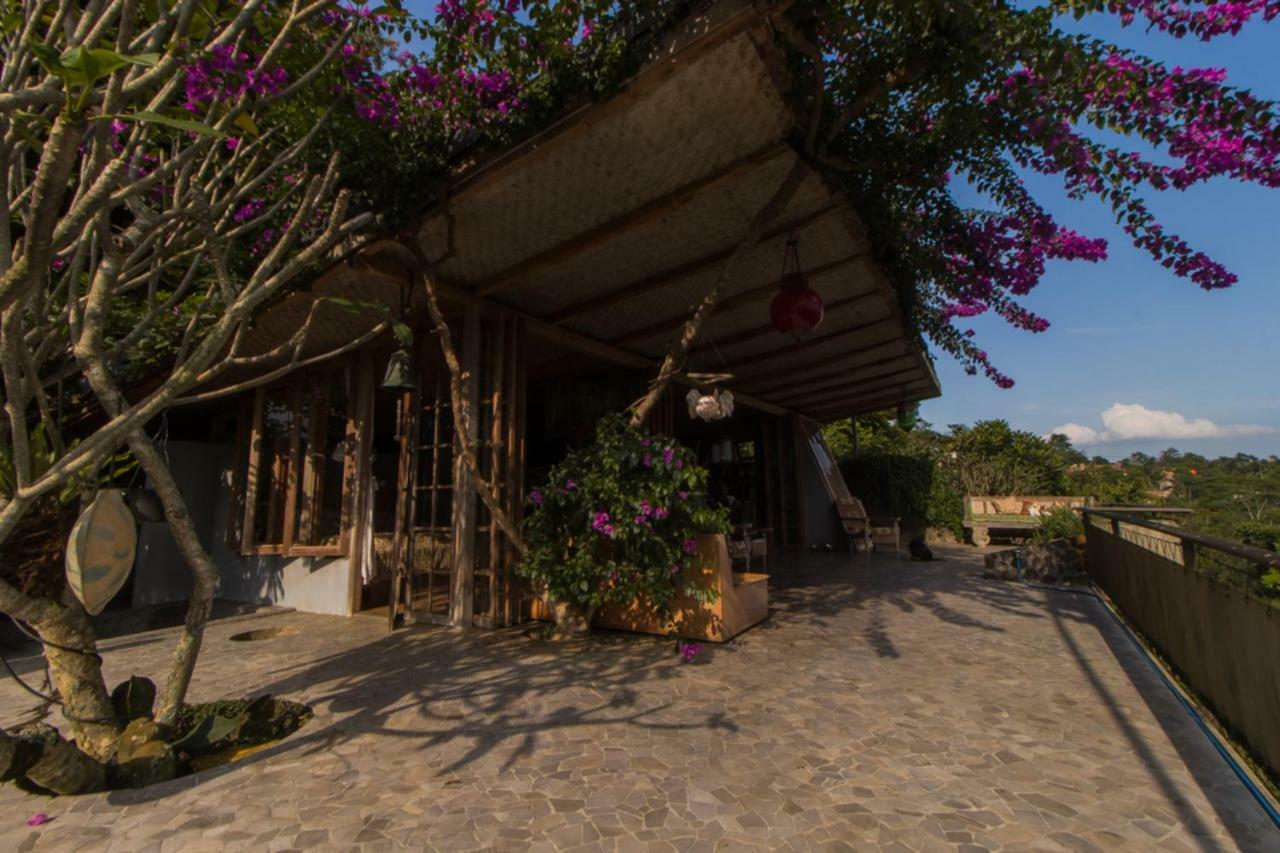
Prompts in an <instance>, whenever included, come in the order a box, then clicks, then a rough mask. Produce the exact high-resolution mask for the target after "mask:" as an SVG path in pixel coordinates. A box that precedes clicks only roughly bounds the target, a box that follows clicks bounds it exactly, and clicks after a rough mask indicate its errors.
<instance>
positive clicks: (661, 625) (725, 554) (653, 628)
mask: <svg viewBox="0 0 1280 853" xmlns="http://www.w3.org/2000/svg"><path fill="white" fill-rule="evenodd" d="M697 557H698V562H699V564H700V565H699V568H697V569H693V570H692V571H700V572H701V573H702V579H703V583H705V584H707V585H708V586H711V587H712V588H713V589H715V591H716V597H715V600H714V601H711V602H707V603H703V602H699V601H695V600H694V599H692V598H687V597H684V596H681V597H678V598H677V599H676V600H675V601H673V602H672V604H671V617H670V618H669V619H666V620H663V619H662V618H661V617H660V616H659V615H658V612H657V608H655V607H654V606H653V605H652V604H650V603H649V602H647V601H633V602H631V603H630V604H627V605H622V604H606V605H604V606H602V607H601V608H600V609H599V610H597V611H596V615H595V619H594V620H593V621H592V624H593V625H595V626H596V627H597V628H614V629H617V630H621V631H639V632H641V633H644V634H658V635H660V636H667V635H669V634H671V633H673V632H674V633H675V634H677V635H678V636H680V637H683V638H685V639H689V640H708V641H710V642H713V643H723V642H727V641H728V640H731V639H733V638H734V637H736V636H737V635H738V634H741V633H742V632H743V631H745V630H747V629H748V628H750V627H751V626H752V625H755V624H756V623H758V622H761V621H763V620H764V618H765V617H766V616H768V615H769V576H768V575H766V574H762V573H758V572H735V571H733V568H732V563H731V561H730V558H729V543H728V539H727V538H726V537H725V535H724V534H722V533H716V534H711V535H707V536H699V537H698V550H697Z"/></svg>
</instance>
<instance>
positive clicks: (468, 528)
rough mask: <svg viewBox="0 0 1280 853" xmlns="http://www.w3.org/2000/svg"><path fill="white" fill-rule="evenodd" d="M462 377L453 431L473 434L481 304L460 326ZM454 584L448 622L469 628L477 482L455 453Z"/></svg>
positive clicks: (472, 308)
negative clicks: (463, 402)
mask: <svg viewBox="0 0 1280 853" xmlns="http://www.w3.org/2000/svg"><path fill="white" fill-rule="evenodd" d="M462 371H463V376H462V380H463V383H464V391H465V393H466V398H467V406H466V411H465V412H458V411H455V412H454V413H453V416H454V417H455V418H459V419H465V424H464V428H463V429H462V430H458V431H456V432H459V433H463V434H465V435H470V436H475V435H477V433H476V428H477V426H478V424H477V423H476V417H475V413H476V411H477V410H478V408H479V390H480V389H479V385H478V381H477V374H478V373H479V372H480V308H479V306H476V305H468V306H467V308H466V314H465V316H464V319H463V326H462ZM453 482H454V492H453V495H454V501H453V587H452V589H451V590H450V594H449V624H450V625H452V626H454V627H455V628H470V627H471V623H472V619H473V617H474V611H475V563H476V559H475V554H476V484H475V480H474V479H473V477H472V474H471V470H470V469H469V468H468V467H467V465H466V464H465V462H463V460H462V453H461V452H459V453H457V454H455V460H454V466H453Z"/></svg>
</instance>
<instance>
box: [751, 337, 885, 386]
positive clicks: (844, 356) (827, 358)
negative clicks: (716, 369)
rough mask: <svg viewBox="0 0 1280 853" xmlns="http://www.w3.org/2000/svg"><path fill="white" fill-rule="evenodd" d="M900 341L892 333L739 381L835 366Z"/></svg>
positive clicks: (772, 377) (787, 375)
mask: <svg viewBox="0 0 1280 853" xmlns="http://www.w3.org/2000/svg"><path fill="white" fill-rule="evenodd" d="M900 342H902V337H901V336H899V335H890V336H889V337H887V338H885V339H884V340H880V341H873V342H872V343H869V344H867V345H866V346H861V347H858V348H857V349H852V350H846V351H845V352H842V353H838V354H836V355H824V356H822V357H820V358H817V359H814V360H812V361H806V362H804V363H803V364H783V365H782V366H780V367H778V368H776V369H774V370H768V371H765V372H764V373H757V374H755V375H752V376H747V377H745V378H740V379H739V381H741V382H747V383H756V382H763V381H765V380H777V379H780V378H783V377H793V376H795V375H796V374H799V373H803V372H804V371H806V370H813V369H814V368H815V367H834V366H836V365H839V364H844V363H845V362H846V361H847V360H848V359H850V358H852V357H854V356H859V355H863V354H865V353H868V352H875V351H876V350H879V349H884V348H885V347H888V346H892V345H893V344H896V343H900Z"/></svg>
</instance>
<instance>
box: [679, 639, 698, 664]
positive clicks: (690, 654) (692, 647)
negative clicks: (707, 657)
mask: <svg viewBox="0 0 1280 853" xmlns="http://www.w3.org/2000/svg"><path fill="white" fill-rule="evenodd" d="M700 651H702V644H701V643H681V644H680V657H682V658H684V662H685V663H692V662H693V659H694V658H696V657H697V656H698V652H700Z"/></svg>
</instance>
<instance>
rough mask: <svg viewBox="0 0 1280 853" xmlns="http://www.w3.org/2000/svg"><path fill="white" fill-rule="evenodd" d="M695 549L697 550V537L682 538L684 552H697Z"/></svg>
mask: <svg viewBox="0 0 1280 853" xmlns="http://www.w3.org/2000/svg"><path fill="white" fill-rule="evenodd" d="M697 550H698V540H697V539H686V540H684V552H685V553H686V554H693V553H696V552H697Z"/></svg>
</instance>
